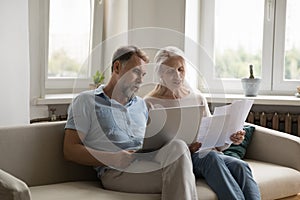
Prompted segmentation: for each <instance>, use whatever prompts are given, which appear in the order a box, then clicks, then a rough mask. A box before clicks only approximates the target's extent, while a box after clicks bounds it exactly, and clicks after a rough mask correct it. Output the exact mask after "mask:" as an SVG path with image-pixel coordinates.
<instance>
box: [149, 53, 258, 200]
mask: <svg viewBox="0 0 300 200" xmlns="http://www.w3.org/2000/svg"><path fill="white" fill-rule="evenodd" d="M154 62H155V64H156V67H157V68H156V72H157V75H158V77H159V83H158V84H157V85H156V87H155V88H154V89H153V90H152V91H151V92H150V93H149V94H148V95H146V97H145V100H146V102H147V104H148V106H149V108H150V109H151V108H155V107H174V106H187V105H197V104H201V105H205V111H204V116H210V115H211V114H210V111H209V108H208V104H207V101H206V99H205V98H204V97H203V95H202V94H201V92H200V91H195V90H192V89H191V88H190V87H188V86H187V84H185V81H184V80H185V72H186V63H185V59H184V54H183V52H182V51H181V50H180V49H178V48H176V47H165V48H163V49H161V50H159V51H158V52H157V54H156V56H155V58H154ZM244 135H245V131H238V132H237V133H234V134H232V135H231V137H230V138H231V140H232V142H233V143H234V144H240V143H241V142H242V141H243V139H244ZM200 146H201V144H200V143H193V144H191V145H190V151H191V153H192V161H193V171H194V174H195V176H196V178H201V177H202V178H204V179H205V180H206V182H207V184H208V185H209V186H210V187H211V188H212V189H213V190H214V191H215V193H216V194H217V196H218V198H219V199H226V200H227V199H238V200H241V199H260V192H259V188H258V186H257V184H256V182H255V181H254V179H253V177H252V172H251V169H250V168H249V166H248V164H247V163H246V162H244V161H242V160H239V159H236V158H234V157H230V156H226V155H224V154H222V153H221V152H220V151H221V150H223V149H225V148H226V147H227V146H228V145H227V146H224V147H218V148H217V150H211V151H208V152H207V151H206V152H203V151H198V149H199V148H200Z"/></svg>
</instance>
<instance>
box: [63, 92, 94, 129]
mask: <svg viewBox="0 0 300 200" xmlns="http://www.w3.org/2000/svg"><path fill="white" fill-rule="evenodd" d="M91 99H94V98H91V97H90V95H88V94H80V95H79V96H77V97H76V98H75V99H74V100H73V102H72V104H71V105H70V107H69V111H68V119H67V123H66V126H65V129H74V130H77V131H80V132H82V133H84V134H87V133H88V131H89V129H90V123H91V112H92V110H91V104H93V102H91V101H92V100H91Z"/></svg>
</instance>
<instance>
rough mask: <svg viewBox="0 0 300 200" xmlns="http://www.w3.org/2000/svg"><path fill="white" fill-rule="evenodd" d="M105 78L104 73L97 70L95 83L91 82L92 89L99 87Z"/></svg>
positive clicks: (94, 77)
mask: <svg viewBox="0 0 300 200" xmlns="http://www.w3.org/2000/svg"><path fill="white" fill-rule="evenodd" d="M104 79H105V76H104V73H101V72H100V71H99V70H97V71H96V73H95V74H94V75H93V83H91V84H90V89H96V88H98V87H99V86H100V85H101V84H102V83H103V82H104Z"/></svg>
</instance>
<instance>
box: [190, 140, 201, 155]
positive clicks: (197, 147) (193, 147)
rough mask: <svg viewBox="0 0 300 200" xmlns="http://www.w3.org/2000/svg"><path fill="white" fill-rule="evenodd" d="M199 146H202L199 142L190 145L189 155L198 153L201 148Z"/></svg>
mask: <svg viewBox="0 0 300 200" xmlns="http://www.w3.org/2000/svg"><path fill="white" fill-rule="evenodd" d="M201 145H202V144H201V143H200V142H194V143H192V144H190V146H189V149H190V152H191V154H192V153H195V152H196V151H198V149H199V148H200V147H201Z"/></svg>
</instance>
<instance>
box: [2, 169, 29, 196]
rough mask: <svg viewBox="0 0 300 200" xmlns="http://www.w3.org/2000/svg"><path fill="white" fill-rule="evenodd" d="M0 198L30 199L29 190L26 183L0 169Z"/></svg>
mask: <svg viewBox="0 0 300 200" xmlns="http://www.w3.org/2000/svg"><path fill="white" fill-rule="evenodd" d="M0 197H1V200H30V199H31V197H30V191H29V188H28V187H27V185H26V183H24V182H23V181H21V180H20V179H18V178H16V177H14V176H12V175H11V174H9V173H7V172H5V171H3V170H1V169H0Z"/></svg>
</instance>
